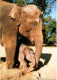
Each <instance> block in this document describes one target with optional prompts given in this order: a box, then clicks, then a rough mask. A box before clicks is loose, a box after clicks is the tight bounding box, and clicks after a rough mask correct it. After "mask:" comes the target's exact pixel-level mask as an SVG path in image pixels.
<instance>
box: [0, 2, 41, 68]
mask: <svg viewBox="0 0 57 80" xmlns="http://www.w3.org/2000/svg"><path fill="white" fill-rule="evenodd" d="M0 9H1V11H0V12H1V14H0V17H1V19H0V24H1V25H0V29H1V30H2V31H1V32H2V37H1V42H2V43H3V45H5V49H6V61H7V65H8V67H9V68H12V67H13V64H14V56H15V51H16V42H17V33H18V25H19V33H20V34H22V35H23V36H25V37H26V38H28V39H29V40H31V42H33V41H34V43H35V61H36V66H37V65H38V62H39V58H40V56H41V52H42V45H43V37H42V20H41V14H42V12H41V11H40V10H39V9H38V8H37V7H36V6H35V5H26V6H24V7H19V6H17V5H16V4H11V3H7V2H0ZM34 66H35V65H34Z"/></svg>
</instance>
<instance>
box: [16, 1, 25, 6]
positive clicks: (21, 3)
mask: <svg viewBox="0 0 57 80" xmlns="http://www.w3.org/2000/svg"><path fill="white" fill-rule="evenodd" d="M25 2H26V1H25V0H17V1H16V4H18V5H22V6H23V5H24V4H25Z"/></svg>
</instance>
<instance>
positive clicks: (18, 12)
mask: <svg viewBox="0 0 57 80" xmlns="http://www.w3.org/2000/svg"><path fill="white" fill-rule="evenodd" d="M9 17H11V19H13V20H15V21H16V25H19V24H20V23H21V20H22V19H21V17H22V8H21V7H19V6H17V5H16V4H14V6H13V8H12V10H11V12H10V13H9Z"/></svg>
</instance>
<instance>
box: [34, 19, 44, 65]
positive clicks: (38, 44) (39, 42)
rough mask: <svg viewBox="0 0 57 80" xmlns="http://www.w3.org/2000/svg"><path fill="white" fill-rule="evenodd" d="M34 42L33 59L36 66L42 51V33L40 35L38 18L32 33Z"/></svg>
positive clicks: (40, 22)
mask: <svg viewBox="0 0 57 80" xmlns="http://www.w3.org/2000/svg"><path fill="white" fill-rule="evenodd" d="M34 34H35V35H34V42H35V60H36V66H37V65H38V62H39V59H40V56H41V53H42V47H43V35H42V21H41V19H40V20H39V23H37V26H36V30H35V33H34Z"/></svg>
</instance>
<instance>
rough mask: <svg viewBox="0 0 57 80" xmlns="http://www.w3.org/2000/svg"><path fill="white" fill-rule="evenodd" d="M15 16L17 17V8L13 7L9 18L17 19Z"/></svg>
mask: <svg viewBox="0 0 57 80" xmlns="http://www.w3.org/2000/svg"><path fill="white" fill-rule="evenodd" d="M17 15H18V6H17V5H14V6H13V8H12V10H11V12H10V13H9V17H11V18H12V19H13V20H15V19H16V18H17Z"/></svg>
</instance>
